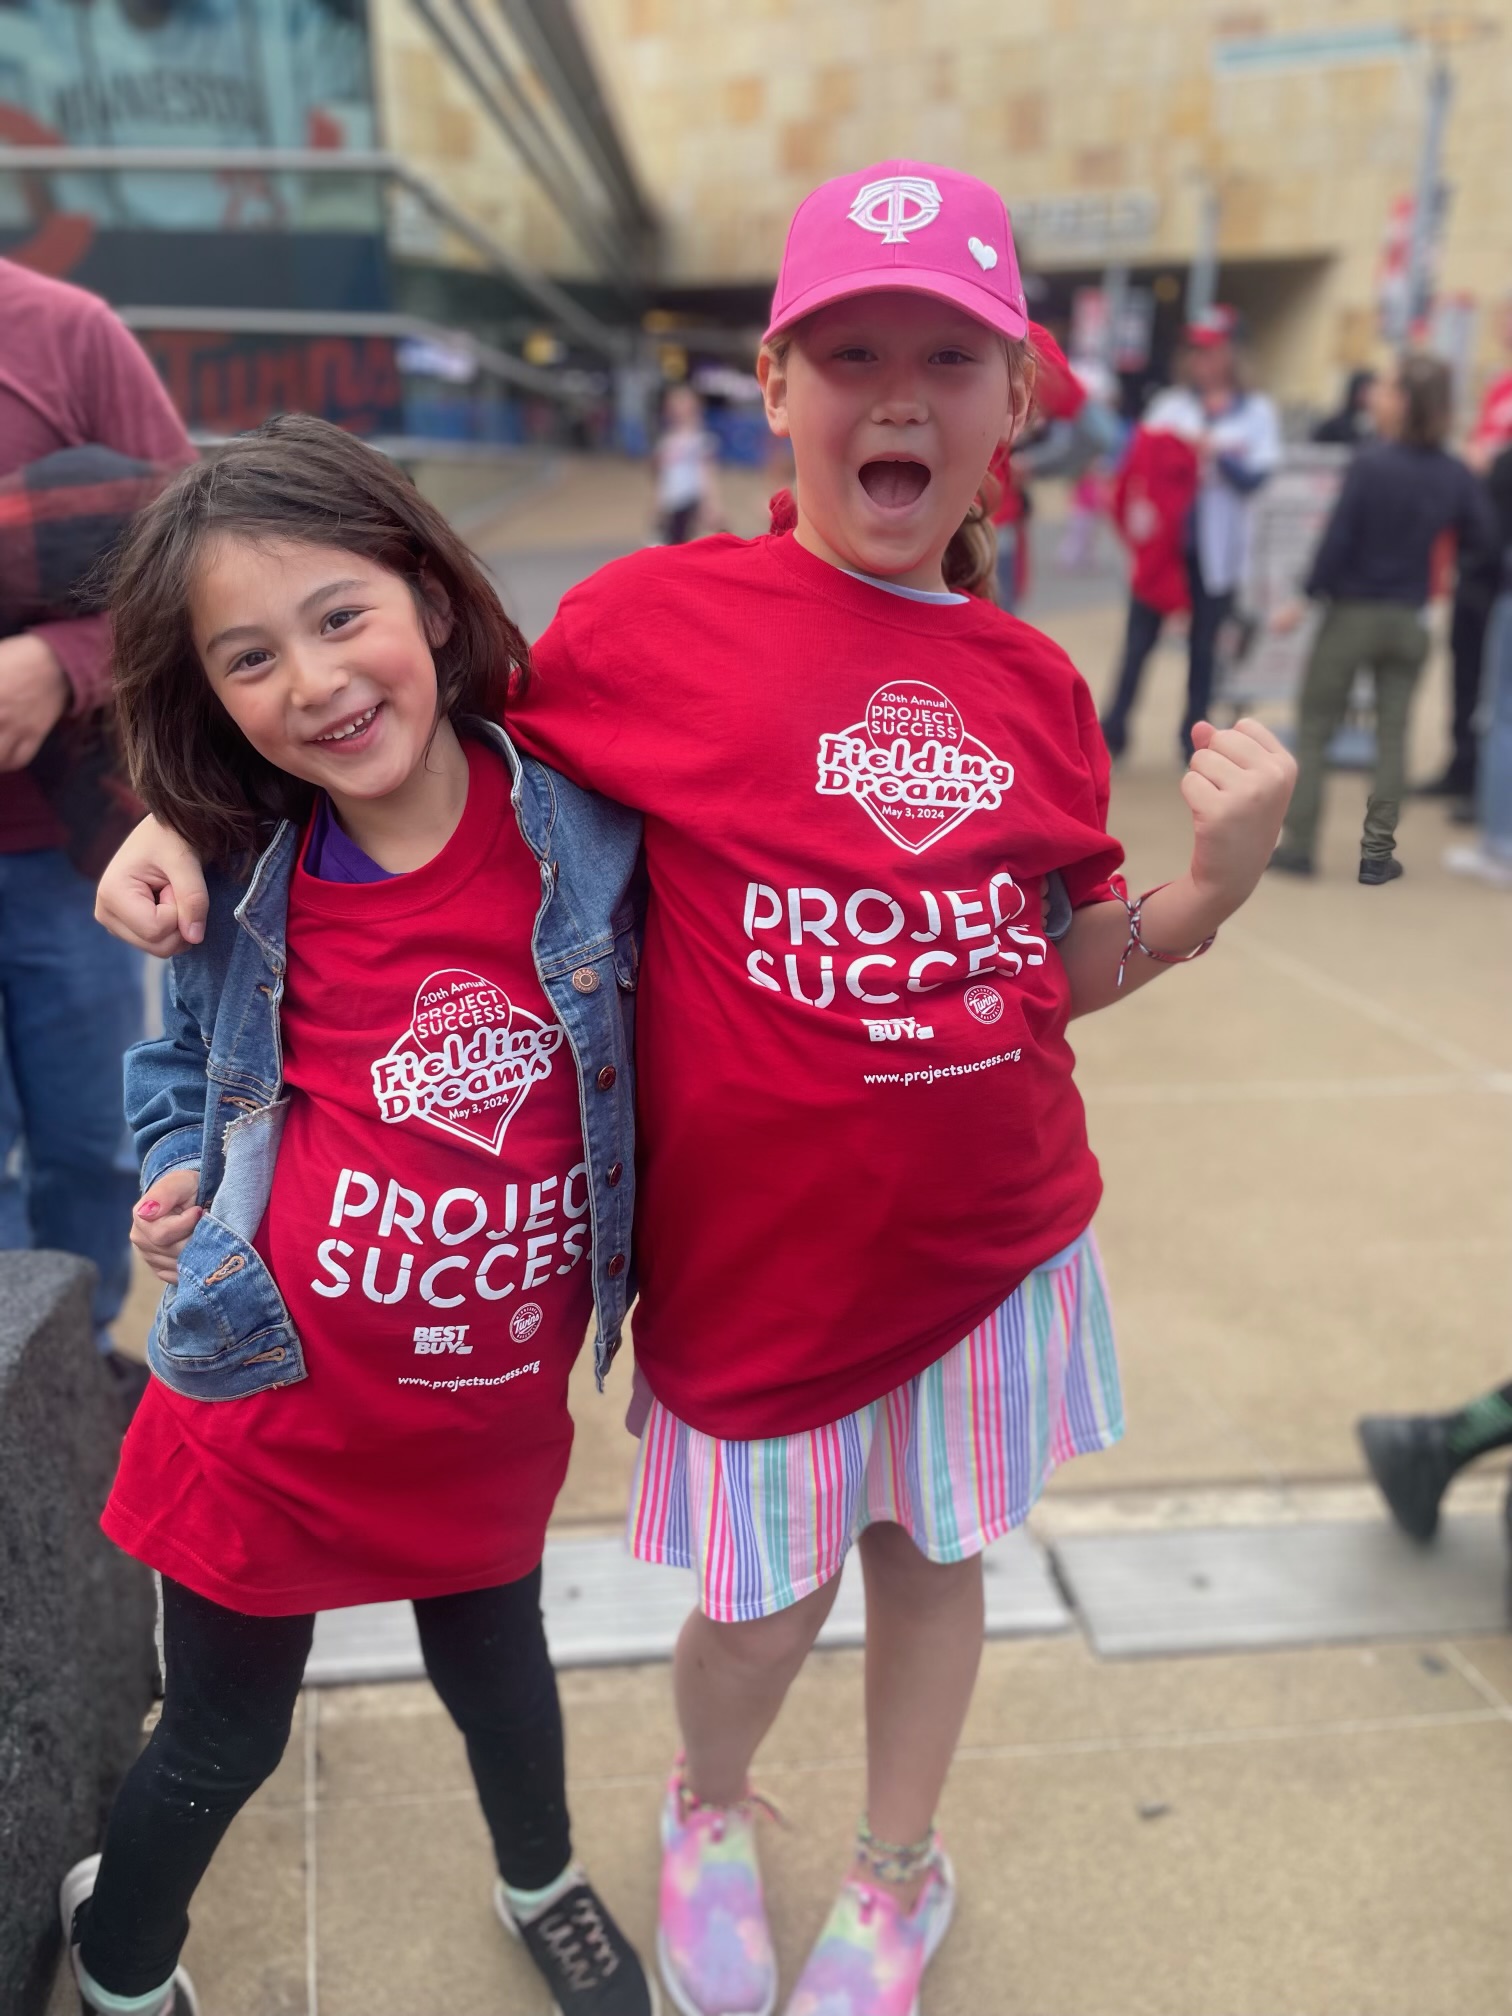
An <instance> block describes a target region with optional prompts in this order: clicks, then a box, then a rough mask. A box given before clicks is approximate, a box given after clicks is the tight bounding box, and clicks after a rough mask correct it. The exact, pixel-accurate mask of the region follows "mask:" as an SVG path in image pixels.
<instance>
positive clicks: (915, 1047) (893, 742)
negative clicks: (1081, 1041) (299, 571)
mask: <svg viewBox="0 0 1512 2016" xmlns="http://www.w3.org/2000/svg"><path fill="white" fill-rule="evenodd" d="M534 663H535V668H536V673H535V678H534V680H533V682H532V685H531V687H530V688H529V690H528V692H527V694H526V696H525V698H524V700H523V702H522V703H521V705H520V706H519V708H518V710H517V711H516V712H514V713H513V714H512V717H511V722H512V727H513V729H514V732H515V733H516V735H517V736H518V737H519V739H520V740H521V742H522V743H523V744H524V745H525V746H527V747H528V748H530V749H532V750H533V751H535V752H536V753H537V754H539V755H540V756H541V757H543V758H544V759H545V760H546V761H548V762H551V763H555V764H557V765H558V766H559V767H560V768H561V769H563V770H564V771H566V772H567V774H568V775H569V776H571V777H573V778H575V779H577V780H578V781H579V782H581V783H583V784H585V785H588V786H590V787H592V788H593V789H595V790H599V791H603V792H605V793H606V794H607V795H609V796H611V797H614V798H618V799H620V800H622V801H623V802H624V803H626V804H628V805H632V806H637V807H639V808H640V809H641V810H642V811H644V813H645V815H646V854H647V863H648V867H649V871H650V882H651V901H650V910H649V915H648V919H647V930H646V957H645V962H644V966H643V969H642V980H641V990H640V996H639V1005H638V1010H637V1061H638V1067H639V1084H638V1111H639V1120H640V1177H639V1181H640V1188H639V1191H638V1194H637V1204H638V1210H637V1219H636V1251H637V1257H638V1260H639V1266H640V1284H641V1302H640V1307H639V1310H638V1312H637V1315H636V1322H635V1349H636V1359H637V1362H638V1364H640V1365H641V1366H642V1367H643V1368H644V1370H645V1373H646V1377H647V1379H648V1381H649V1382H650V1385H651V1389H652V1391H653V1392H654V1393H655V1394H656V1395H657V1397H658V1399H660V1400H661V1401H662V1402H663V1404H664V1405H665V1406H667V1407H669V1408H670V1409H671V1410H672V1411H673V1412H674V1413H675V1414H677V1415H678V1416H680V1417H681V1418H682V1419H683V1420H685V1421H687V1422H689V1423H690V1424H692V1425H693V1426H694V1427H696V1428H699V1429H702V1430H704V1431H706V1432H708V1433H710V1434H715V1435H721V1436H729V1437H735V1438H747V1437H752V1436H768V1435H778V1434H785V1433H790V1432H793V1431H796V1430H799V1429H805V1428H812V1427H815V1426H818V1425H821V1424H823V1423H825V1422H828V1421H833V1420H836V1419H838V1418H839V1417H840V1416H841V1415H844V1414H847V1413H849V1412H851V1411H852V1410H853V1409H854V1408H857V1407H860V1406H862V1405H864V1404H865V1403H866V1402H868V1401H870V1400H873V1399H875V1398H877V1397H878V1396H879V1395H880V1394H883V1393H886V1392H888V1391H889V1390H891V1388H893V1387H894V1386H897V1385H899V1384H900V1383H901V1382H902V1381H903V1380H905V1379H907V1378H910V1377H911V1376H912V1375H913V1374H914V1373H916V1372H918V1371H920V1370H921V1369H922V1368H923V1367H925V1366H927V1365H929V1364H930V1363H932V1362H933V1361H934V1360H935V1359H937V1358H939V1357H941V1356H942V1355H943V1354H944V1353H945V1352H946V1351H948V1350H949V1349H950V1348H951V1347H952V1346H953V1345H954V1344H955V1343H956V1342H957V1341H958V1340H959V1339H960V1338H962V1337H964V1336H965V1334H966V1333H967V1331H968V1330H970V1329H971V1327H972V1325H973V1324H975V1323H976V1322H978V1321H979V1320H980V1319H981V1318H982V1317H983V1316H985V1315H986V1314H987V1313H988V1312H989V1311H990V1310H992V1309H994V1308H996V1307H997V1305H998V1304H999V1303H1000V1302H1001V1301H1002V1300H1003V1299H1004V1297H1005V1296H1007V1295H1008V1294H1010V1293H1011V1292H1012V1290H1013V1289H1014V1288H1015V1287H1016V1286H1017V1284H1018V1283H1019V1282H1020V1281H1022V1280H1023V1279H1024V1277H1025V1276H1026V1275H1027V1274H1029V1273H1030V1272H1031V1271H1032V1270H1033V1268H1034V1267H1035V1266H1036V1265H1037V1264H1038V1263H1039V1262H1040V1261H1042V1260H1044V1259H1047V1258H1048V1257H1049V1256H1050V1255H1051V1254H1053V1253H1056V1252H1058V1251H1059V1250H1060V1249H1061V1248H1062V1247H1063V1246H1065V1245H1067V1244H1068V1243H1069V1242H1070V1241H1071V1240H1072V1239H1074V1238H1075V1237H1076V1236H1077V1235H1078V1234H1079V1233H1080V1232H1081V1231H1082V1230H1083V1229H1084V1228H1085V1226H1086V1225H1087V1223H1088V1221H1089V1220H1090V1219H1091V1217H1092V1213H1093V1210H1094V1207H1095V1206H1096V1203H1097V1199H1098V1195H1099V1190H1100V1181H1099V1177H1098V1171H1097V1165H1096V1162H1095V1161H1094V1159H1093V1157H1092V1153H1091V1151H1090V1149H1089V1148H1088V1146H1087V1138H1086V1128H1085V1122H1084V1118H1083V1113H1082V1106H1081V1101H1080V1099H1079V1098H1078V1096H1077V1093H1076V1091H1075V1089H1074V1087H1073V1086H1072V1083H1071V1066H1072V1056H1071V1049H1070V1046H1069V1044H1068V1043H1067V1041H1066V1033H1065V1032H1066V1015H1067V986H1066V979H1065V974H1064V971H1063V969H1062V967H1061V964H1060V961H1059V959H1058V958H1057V957H1056V956H1055V954H1054V952H1053V951H1051V950H1049V949H1048V948H1047V946H1046V943H1045V940H1044V939H1043V937H1042V936H1040V935H1039V924H1040V912H1041V901H1040V885H1041V881H1042V878H1043V877H1044V876H1045V875H1046V874H1048V873H1049V871H1050V870H1052V869H1060V870H1061V871H1062V873H1064V874H1065V875H1066V879H1067V883H1068V886H1069V888H1070V891H1071V895H1072V900H1073V902H1076V903H1086V902H1088V901H1091V900H1093V899H1095V898H1097V897H1099V896H1101V895H1103V894H1105V893H1106V890H1105V883H1106V877H1107V876H1108V875H1109V873H1111V871H1112V870H1113V868H1114V867H1115V866H1116V864H1117V863H1118V861H1119V860H1120V859H1121V854H1120V850H1119V848H1118V847H1117V845H1116V844H1115V843H1114V842H1113V841H1111V840H1110V839H1109V838H1108V836H1107V833H1106V830H1105V823H1104V822H1105V815H1106V810H1107V797H1108V760H1107V753H1106V751H1105V749H1104V747H1103V742H1102V737H1101V735H1100V733H1099V731H1098V726H1097V716H1096V712H1095V710H1094V708H1093V705H1092V700H1091V696H1090V695H1089V693H1088V692H1087V689H1086V686H1085V685H1084V684H1083V682H1082V680H1081V679H1080V678H1079V677H1078V675H1077V673H1076V672H1075V670H1074V669H1073V667H1072V665H1071V663H1070V661H1069V660H1068V659H1067V657H1066V655H1065V653H1064V652H1063V651H1061V650H1059V649H1058V648H1057V647H1056V646H1055V645H1054V644H1052V643H1050V642H1049V641H1048V640H1047V639H1046V638H1044V637H1042V636H1040V635H1039V634H1038V633H1037V632H1036V631H1034V630H1031V629H1029V628H1028V627H1027V626H1026V625H1025V624H1023V623H1021V622H1018V621H1017V620H1016V619H1015V618H1013V617H1011V616H1008V615H1005V614H1004V613H1003V611H1001V610H1000V609H997V608H995V607H994V606H993V605H992V604H990V603H987V602H982V601H978V600H974V599H973V600H971V601H967V602H962V603H956V604H952V605H941V604H928V605H926V604H921V603H917V602H912V601H908V600H905V599H903V598H901V597H899V596H896V595H891V594H888V593H886V592H885V591H884V590H882V589H879V588H876V587H873V586H870V585H869V584H867V583H866V582H863V581H859V580H857V579H855V578H854V577H853V576H851V575H849V574H846V573H844V572H842V571H841V570H840V569H838V568H834V567H829V566H826V565H825V564H824V563H823V562H822V561H820V560H817V559H815V558H814V557H813V556H812V555H811V554H809V553H807V552H806V551H805V550H804V549H803V548H802V547H801V546H799V545H798V544H797V542H796V540H795V539H794V538H793V537H791V536H790V535H789V536H769V537H767V538H765V539H756V540H751V541H743V540H738V539H732V538H715V539H703V540H699V541H698V542H697V543H696V544H695V545H692V546H687V547H681V548H677V549H670V548H669V549H654V550H651V551H647V552H644V553H640V554H637V555H635V556H634V557H633V558H631V559H628V560H623V561H619V562H617V563H615V564H614V565H612V566H609V567H606V568H604V569H603V570H602V572H600V573H599V574H597V575H595V576H594V577H593V579H592V580H591V581H588V582H585V583H584V584H583V585H582V586H581V587H579V588H576V589H574V590H573V592H572V593H571V594H570V595H568V596H567V598H566V599H565V600H564V602H563V603H562V607H561V611H560V613H559V615H558V616H557V619H556V622H555V623H554V624H553V625H552V627H551V629H550V630H548V631H547V633H546V635H545V636H544V637H543V638H542V640H541V642H540V643H539V644H538V645H537V647H536V649H535V653H534Z"/></svg>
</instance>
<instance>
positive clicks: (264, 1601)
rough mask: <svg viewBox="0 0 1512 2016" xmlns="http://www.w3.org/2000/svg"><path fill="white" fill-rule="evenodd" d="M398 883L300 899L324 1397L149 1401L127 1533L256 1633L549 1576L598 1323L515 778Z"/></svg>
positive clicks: (284, 1160)
mask: <svg viewBox="0 0 1512 2016" xmlns="http://www.w3.org/2000/svg"><path fill="white" fill-rule="evenodd" d="M467 755H468V767H469V784H468V796H467V806H466V810H465V811H464V813H463V816H462V820H461V823H460V824H459V826H458V828H457V830H456V832H455V833H454V834H453V836H452V838H451V840H450V841H449V842H448V844H447V846H446V847H445V848H444V849H443V850H442V852H441V853H440V854H438V855H437V856H436V858H435V859H434V860H433V861H431V862H429V863H428V864H427V865H426V866H425V867H423V868H417V869H416V870H414V871H413V873H411V874H407V875H400V876H396V877H394V878H392V879H391V880H388V881H384V882H378V883H335V882H326V881H321V880H317V879H316V878H315V877H314V876H312V875H310V874H309V873H308V872H307V871H306V869H305V867H304V865H303V862H302V861H301V864H300V865H299V867H297V868H296V870H295V873H294V877H293V880H292V882H291V885H290V892H289V923H288V971H287V975H286V979H285V992H284V999H283V1004H282V1016H281V1033H282V1040H283V1049H284V1077H285V1083H286V1087H287V1090H288V1095H289V1110H288V1118H287V1121H286V1122H285V1126H284V1132H283V1139H282V1142H281V1144H280V1147H279V1154H278V1163H277V1168H276V1170H275V1173H274V1181H273V1192H272V1197H271V1200H270V1202H269V1206H268V1211H267V1215H266V1217H265V1218H264V1221H263V1224H262V1228H261V1230H260V1232H259V1233H258V1237H257V1242H256V1243H257V1246H258V1250H259V1251H260V1252H261V1253H262V1255H263V1257H264V1259H265V1260H266V1261H267V1263H268V1265H269V1267H270V1269H271V1270H272V1274H273V1278H274V1280H275V1281H276V1282H277V1283H278V1286H279V1289H280V1291H281V1292H282V1294H283V1297H284V1300H285V1302H286V1303H287V1305H288V1309H289V1313H290V1315H291V1316H292V1318H293V1320H294V1324H295V1327H296V1329H297V1330H298V1331H299V1335H300V1339H301V1341H302V1342H303V1345H304V1348H305V1357H306V1363H307V1366H308V1373H309V1376H308V1377H307V1378H306V1379H304V1380H302V1381H300V1382H299V1383H297V1384H295V1385H292V1386H285V1387H280V1388H278V1389H277V1390H275V1391H273V1392H270V1393H262V1394H257V1395H253V1396H250V1397H248V1398H246V1399H241V1400H228V1401H223V1402H221V1403H219V1404H217V1405H211V1404H207V1403H205V1402H203V1401H197V1400H189V1399H185V1398H182V1397H181V1396H180V1395H178V1394H177V1393H174V1392H171V1391H170V1390H169V1389H168V1388H167V1387H166V1386H163V1385H161V1384H160V1383H159V1382H158V1381H156V1380H154V1381H153V1382H152V1384H151V1386H150V1387H149V1389H148V1392H147V1394H146V1395H145V1397H144V1398H143V1400H142V1403H141V1406H140V1407H139V1408H138V1410H137V1414H136V1418H135V1420H134V1421H133V1423H132V1426H131V1430H130V1433H129V1434H128V1436H127V1439H126V1445H125V1448H124V1450H123V1452H122V1458H121V1467H120V1473H119V1475H118V1477H117V1480H116V1486H115V1490H114V1493H113V1494H112V1497H111V1500H110V1503H109V1505H108V1506H107V1508H106V1512H105V1519H104V1524H105V1530H106V1531H107V1532H108V1533H109V1534H110V1536H111V1538H112V1539H114V1540H116V1541H118V1542H119V1543H120V1544H121V1545H122V1546H123V1547H125V1548H127V1549H128V1551H130V1552H131V1553H133V1554H135V1555H137V1556H138V1557H139V1558H141V1559H143V1560H145V1561H147V1562H148V1563H150V1565H151V1566H152V1567H154V1568H157V1569H159V1570H161V1571H162V1572H163V1573H164V1574H167V1575H171V1576H173V1577H174V1578H175V1579H176V1580H178V1581H180V1582H184V1583H186V1584H187V1585H188V1586H189V1587H190V1588H191V1589H194V1590H196V1591H197V1592H198V1593H199V1594H200V1595H202V1596H208V1597H209V1598H211V1600H212V1601H214V1602H217V1603H223V1604H225V1605H227V1606H228V1607H229V1608H231V1609H236V1610H242V1611H246V1612H249V1613H251V1614H253V1615H267V1616H276V1615H286V1614H292V1613H297V1612H302V1611H308V1610H318V1609H325V1608H332V1607H335V1606H339V1605H342V1604H348V1603H373V1602H381V1601H385V1600H390V1599H398V1598H401V1597H416V1596H434V1595H444V1594H449V1593H451V1592H454V1591H458V1590H463V1589H478V1588H487V1587H490V1586H492V1585H493V1584H495V1583H501V1582H509V1581H513V1580H515V1579H516V1578H517V1577H519V1576H521V1575H525V1574H528V1573H529V1571H530V1570H531V1569H532V1568H533V1567H534V1566H535V1565H536V1563H537V1562H538V1561H539V1560H540V1558H541V1549H542V1546H543V1544H544V1539H545V1529H546V1521H547V1518H548V1516H549V1514H550V1512H551V1508H552V1505H553V1504H554V1502H555V1500H556V1496H557V1493H558V1491H559V1490H560V1489H561V1485H562V1479H563V1476H564V1475H565V1473H566V1468H567V1457H568V1453H569V1451H570V1449H571V1446H572V1422H571V1417H570V1416H569V1414H568V1411H567V1375H568V1371H569V1369H570V1367H571V1365H572V1362H573V1360H574V1358H575V1357H576V1356H577V1353H578V1350H579V1348H580V1346H581V1344H582V1342H583V1338H584V1335H585V1333H586V1330H587V1326H588V1318H589V1315H590V1312H591V1307H592V1280H591V1270H590V1265H589V1248H588V1239H589V1230H588V1228H589V1220H588V1172H587V1168H586V1166H585V1163H584V1159H583V1137H582V1125H581V1119H580V1114H579V1107H578V1093H577V1080H576V1076H575V1074H574V1070H573V1062H572V1053H571V1050H570V1049H569V1047H568V1044H567V1039H566V1034H565V1032H564V1031H563V1029H562V1027H561V1025H560V1024H559V1023H558V1022H557V1021H556V1019H555V1017H554V1014H553V1011H552V1008H551V1005H550V1002H549V1001H548V1000H547V998H546V996H545V994H544V993H543V991H542V988H541V985H540V982H539V980H538V979H537V977H536V972H535V967H534V964H533V961H532V958H531V929H532V925H533V922H534V919H535V915H536V911H537V909H538V908H539V905H540V870H539V867H538V865H537V863H536V862H535V860H534V858H533V857H532V855H531V854H530V852H529V850H528V849H527V847H526V845H525V843H524V841H523V840H522V838H521V837H520V832H519V828H518V825H517V824H516V821H515V817H514V813H513V809H512V807H511V805H510V801H509V776H508V772H507V770H506V768H505V765H504V762H503V760H502V758H501V757H500V756H499V754H498V753H497V752H496V751H495V750H492V749H486V748H483V747H481V746H479V745H477V744H472V743H470V744H468V745H467Z"/></svg>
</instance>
